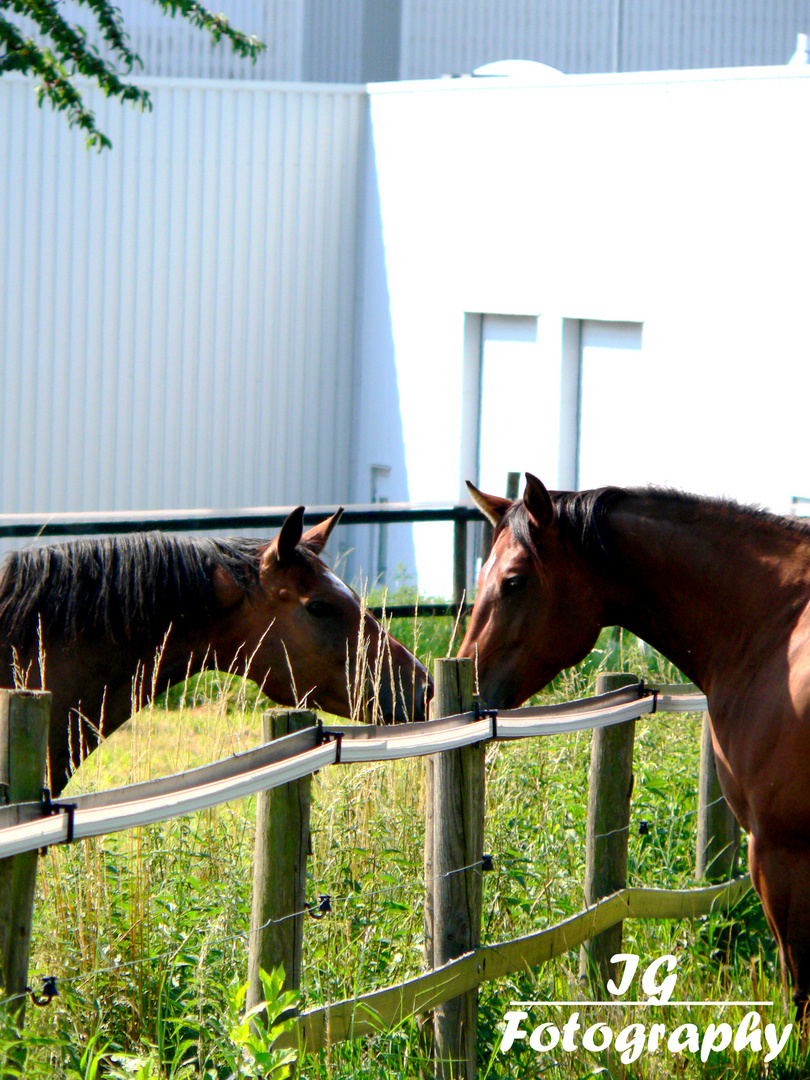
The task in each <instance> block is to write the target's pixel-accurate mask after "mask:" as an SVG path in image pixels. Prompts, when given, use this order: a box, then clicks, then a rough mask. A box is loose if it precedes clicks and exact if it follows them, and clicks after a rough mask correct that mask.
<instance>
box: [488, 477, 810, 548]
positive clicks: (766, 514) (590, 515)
mask: <svg viewBox="0 0 810 1080" xmlns="http://www.w3.org/2000/svg"><path fill="white" fill-rule="evenodd" d="M551 497H552V500H553V502H554V505H555V507H556V510H557V515H558V517H559V520H560V523H561V525H562V527H563V528H564V529H565V530H566V531H567V533H568V534H569V536H571V537H572V538H573V539H574V541H575V543H576V545H577V547H578V548H579V549H580V550H581V551H582V552H583V554H585V555H586V556H587V557H588V558H589V559H593V560H595V561H597V562H598V561H602V562H604V561H608V562H609V561H610V559H611V547H610V531H609V529H608V527H607V515H608V512H609V511H610V510H611V508H612V507H614V506H616V505H618V504H620V503H625V502H628V501H634V500H639V501H642V500H643V501H644V502H645V503H646V504H648V506H651V507H652V508H653V510H656V509H660V512H661V514H662V515H664V514H668V515H669V516H670V517H672V518H674V519H675V520H681V521H690V520H695V519H696V516H698V515H699V516H701V517H703V516H705V515H711V516H716V517H717V518H721V519H722V520H723V521H724V522H725V523H730V522H734V521H736V522H738V523H739V524H741V525H744V526H745V527H747V528H748V529H757V530H762V531H766V532H769V533H771V534H774V533H781V534H782V535H785V534H789V535H790V534H792V535H794V536H796V537H799V538H803V539H804V540H805V541H809V542H810V526H808V525H806V524H804V523H803V522H802V521H800V520H798V519H797V518H791V517H780V516H779V515H778V514H773V513H771V512H770V511H768V510H763V509H761V508H760V507H755V506H744V505H741V504H740V503H737V502H735V501H734V500H733V499H718V498H711V497H709V496H704V495H690V494H688V493H687V492H683V491H676V490H674V489H670V488H657V487H647V488H619V487H604V488H595V489H593V490H592V491H557V492H551ZM507 527H509V528H510V529H511V530H512V534H513V535H514V537H515V539H516V540H518V542H519V543H521V544H523V546H524V547H526V548H527V549H528V550H529V551H535V550H536V548H535V541H534V538H533V536H532V532H531V529H530V526H529V518H528V515H527V513H526V511H525V509H524V506H523V503H522V502H517V503H513V504H512V506H511V507H510V508H509V509H508V510H507V512H506V514H505V515H504V517H503V519H502V521H501V522H500V524H499V526H498V529H497V531H496V536H497V534H498V533H500V532H501V530H502V529H504V528H507Z"/></svg>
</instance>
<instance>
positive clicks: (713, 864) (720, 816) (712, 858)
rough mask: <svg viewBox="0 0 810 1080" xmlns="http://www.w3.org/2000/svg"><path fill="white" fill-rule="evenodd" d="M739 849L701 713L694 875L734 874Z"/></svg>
mask: <svg viewBox="0 0 810 1080" xmlns="http://www.w3.org/2000/svg"><path fill="white" fill-rule="evenodd" d="M739 850H740V826H739V825H738V824H737V819H736V818H735V817H734V815H733V814H732V812H731V807H730V806H729V805H728V803H727V802H726V800H725V799H724V798H723V792H722V791H721V789H720V781H719V780H718V778H717V762H716V761H715V757H714V747H713V746H712V730H711V722H710V720H709V714H708V713H707V712H704V714H703V731H702V734H701V740H700V779H699V781H698V824H697V852H696V858H695V878H696V879H697V880H700V879H701V878H705V879H706V880H707V881H727V880H729V878H732V877H733V876H734V871H735V867H736V864H737V855H738V853H739Z"/></svg>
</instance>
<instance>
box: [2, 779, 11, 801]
mask: <svg viewBox="0 0 810 1080" xmlns="http://www.w3.org/2000/svg"><path fill="white" fill-rule="evenodd" d="M10 805H11V795H10V793H9V786H8V784H5V783H3V782H1V781H0V806H10Z"/></svg>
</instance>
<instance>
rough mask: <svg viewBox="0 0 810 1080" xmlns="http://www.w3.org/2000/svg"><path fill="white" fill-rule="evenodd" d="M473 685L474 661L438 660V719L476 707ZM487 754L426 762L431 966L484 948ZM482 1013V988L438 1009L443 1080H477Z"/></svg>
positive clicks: (473, 750) (468, 750)
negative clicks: (483, 895) (481, 947)
mask: <svg viewBox="0 0 810 1080" xmlns="http://www.w3.org/2000/svg"><path fill="white" fill-rule="evenodd" d="M473 686H474V672H473V662H472V660H470V659H459V660H437V661H436V663H435V668H434V696H433V703H432V715H433V718H434V719H438V718H439V717H442V716H452V715H453V714H455V713H460V712H467V711H468V710H469V709H471V708H472V703H473ZM484 752H485V747H484V745H483V744H480V745H477V746H467V747H463V748H462V749H461V750H449V751H446V752H445V753H443V754H435V755H433V757H432V758H429V759H428V771H427V782H428V787H427V811H426V827H425V885H426V897H425V954H426V959H427V962H428V964H429V966H430V967H432V968H436V967H440V966H441V965H442V964H445V963H447V961H448V960H454V959H455V958H456V957H458V956H461V955H462V954H463V953H465V952H469V951H470V950H471V949H476V948H478V946H479V945H480V943H481V904H482V882H481V862H482V857H483V849H484ZM462 867H467V868H468V869H463V870H462V869H461V868H462ZM477 1013H478V991H477V990H471V991H469V992H468V993H466V994H463V995H462V996H461V997H457V998H454V999H453V1000H452V1001H448V1002H446V1003H445V1004H444V1005H441V1006H439V1008H437V1009H435V1010H434V1012H433V1033H434V1058H435V1062H436V1076H437V1077H440V1078H441V1080H449V1078H451V1077H452V1078H453V1080H474V1077H475V1075H476V1067H477V1062H476V1053H477V1048H476V1035H477V1019H478V1017H477Z"/></svg>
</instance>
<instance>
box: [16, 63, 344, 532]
mask: <svg viewBox="0 0 810 1080" xmlns="http://www.w3.org/2000/svg"><path fill="white" fill-rule="evenodd" d="M150 90H151V92H152V96H153V100H154V110H153V111H152V112H151V113H145V114H141V113H136V112H133V111H131V110H129V109H126V108H123V109H122V108H121V106H119V105H118V104H117V103H115V102H109V103H107V102H105V100H104V99H103V98H101V97H100V96H98V95H97V94H96V93H95V91H93V90H88V91H87V93H88V95H89V104H90V105H91V107H92V108H94V109H95V111H96V114H97V117H98V119H99V122H100V123H101V124H102V126H105V129H106V130H107V131H108V132H109V133H110V135H111V136H112V138H113V142H114V147H113V150H112V151H105V152H104V153H102V154H98V153H95V152H88V151H86V150H85V148H84V142H83V139H82V137H81V135H80V134H78V133H76V132H71V131H69V130H68V129H67V127H66V124H65V122H64V120H63V119H62V118H61V117H57V116H54V115H53V114H52V113H51V111H50V110H49V109H48V108H45V109H43V110H40V109H38V108H37V107H36V102H35V93H34V88H33V85H32V84H30V83H28V82H25V81H23V80H21V79H19V78H16V77H6V78H4V79H3V80H0V123H3V124H5V125H6V130H7V131H8V133H9V136H10V138H9V139H8V140H3V142H4V146H3V149H2V157H0V166H1V168H0V194H1V195H2V202H0V207H2V210H0V350H2V351H1V352H0V378H2V404H1V405H0V409H1V410H2V432H0V440H2V453H3V469H2V470H0V512H2V513H14V512H22V511H35V512H48V511H54V512H55V511H59V510H76V511H79V510H91V509H99V510H115V509H125V508H131V509H148V508H161V507H162V508H171V507H177V506H186V507H191V506H211V507H217V506H219V507H231V506H238V505H243V506H247V505H269V504H273V503H281V504H287V503H293V502H297V501H303V502H309V503H317V502H320V503H323V502H334V501H339V500H343V501H345V500H346V499H347V498H348V495H349V430H350V429H349V428H348V427H343V428H341V429H340V430H337V425H336V423H335V408H336V402H342V401H345V400H347V393H348V388H350V386H351V381H352V364H353V341H354V293H353V282H354V261H355V247H356V223H355V215H356V212H357V197H358V196H357V183H358V156H359V140H360V130H361V124H362V116H363V115H364V109H365V97H364V95H363V93H362V92H361V91H359V90H357V89H336V90H334V91H333V90H327V89H317V90H316V89H313V88H311V87H307V88H302V89H301V90H298V89H295V88H289V87H287V88H280V87H275V86H272V85H269V84H248V83H233V84H227V83H219V84H209V85H207V86H206V85H205V84H202V83H199V82H191V83H189V82H179V81H177V82H153V83H151V84H150ZM319 432H324V433H326V438H325V440H324V439H323V438H321V436H320V435H319V434H318V433H319Z"/></svg>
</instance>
